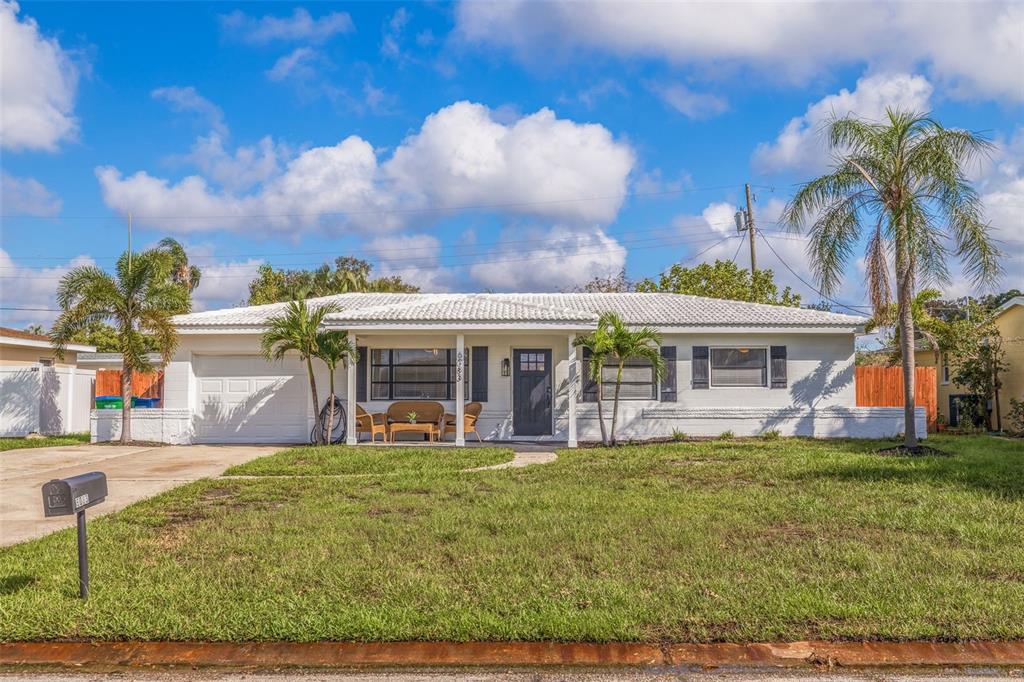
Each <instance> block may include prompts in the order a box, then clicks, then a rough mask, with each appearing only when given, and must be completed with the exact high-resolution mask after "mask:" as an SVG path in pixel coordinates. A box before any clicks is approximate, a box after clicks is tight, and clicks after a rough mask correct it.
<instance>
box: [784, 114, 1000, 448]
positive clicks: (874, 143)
mask: <svg viewBox="0 0 1024 682" xmlns="http://www.w3.org/2000/svg"><path fill="white" fill-rule="evenodd" d="M826 132H827V135H828V142H829V146H830V147H831V148H832V150H833V151H834V152H835V161H834V164H833V167H832V170H831V172H830V173H828V174H827V175H823V176H822V177H820V178H816V179H814V180H811V181H810V182H808V183H807V184H805V185H803V186H802V187H801V188H800V189H799V190H798V191H797V193H796V195H795V196H794V197H793V199H792V200H791V201H790V203H789V204H788V205H787V206H786V209H785V211H784V213H783V220H784V221H785V222H786V223H787V224H788V225H789V227H790V229H793V230H795V231H799V230H800V228H801V227H802V226H803V225H804V224H805V223H809V224H810V225H809V227H808V232H809V233H810V241H809V243H808V246H807V253H808V256H809V258H810V261H811V265H812V267H813V269H814V274H815V277H816V279H817V280H818V282H819V283H820V285H821V288H822V291H823V292H824V293H826V294H828V293H830V292H832V291H834V290H835V289H836V287H837V286H838V284H839V280H840V277H841V276H842V273H843V269H844V267H845V265H846V262H847V261H848V260H849V259H850V257H851V256H852V255H853V253H854V251H855V249H856V247H857V244H858V243H859V241H860V239H861V237H862V235H864V234H865V233H867V234H868V241H867V252H866V273H865V274H866V279H867V284H868V290H869V293H870V296H871V305H872V308H873V312H874V315H875V318H876V319H877V320H888V319H889V317H888V316H889V311H890V301H891V292H890V287H889V260H890V258H891V259H892V261H893V265H894V269H895V275H896V289H897V291H896V320H895V322H896V324H897V326H898V327H899V328H900V337H899V338H900V354H901V356H902V359H903V387H904V422H905V426H904V447H906V448H907V449H908V450H909V451H911V452H913V451H916V449H917V447H918V445H917V433H916V430H915V425H914V319H913V300H914V290H915V286H916V284H917V281H918V279H919V278H920V279H921V280H922V281H924V282H946V281H948V280H949V269H948V266H947V262H948V261H949V260H950V256H951V255H952V256H956V257H957V258H959V260H960V261H961V263H962V264H963V268H964V271H965V273H966V274H967V276H968V278H969V279H970V280H971V281H972V282H973V283H975V284H986V283H989V282H991V281H993V280H994V279H995V278H996V277H997V275H998V274H999V271H1000V267H999V251H998V249H997V248H996V246H995V244H994V243H993V240H992V238H991V236H990V234H989V226H988V225H987V224H986V223H985V221H984V219H983V212H982V205H981V201H980V199H979V197H978V194H977V192H975V190H974V189H973V188H972V187H971V185H970V183H969V182H968V181H967V177H966V170H967V169H968V168H969V166H970V165H971V164H973V163H974V162H976V161H978V160H979V158H980V157H981V156H982V155H984V154H986V153H988V152H989V151H990V149H991V144H990V143H989V142H987V141H986V140H985V139H983V138H982V137H980V136H978V135H976V134H974V133H971V132H968V131H964V130H954V129H950V128H945V127H943V126H942V125H941V124H940V123H939V122H938V121H936V120H934V119H932V118H930V117H928V116H927V115H922V114H917V113H911V112H906V111H899V110H892V109H890V110H888V111H887V112H886V120H885V121H883V122H880V123H879V122H872V121H866V120H863V119H860V118H857V117H855V116H847V117H844V118H834V119H832V120H831V121H830V122H829V123H828V126H827V129H826ZM950 241H951V242H952V244H951V245H947V242H950Z"/></svg>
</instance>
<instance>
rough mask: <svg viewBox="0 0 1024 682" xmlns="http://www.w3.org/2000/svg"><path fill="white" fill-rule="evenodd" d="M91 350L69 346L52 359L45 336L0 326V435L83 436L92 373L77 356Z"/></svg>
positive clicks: (90, 393)
mask: <svg viewBox="0 0 1024 682" xmlns="http://www.w3.org/2000/svg"><path fill="white" fill-rule="evenodd" d="M95 350H96V347H95V346H89V345H86V344H82V343H69V344H68V347H67V351H66V352H65V353H64V357H63V358H58V357H57V354H56V353H55V352H54V350H53V346H52V345H51V344H50V337H48V336H45V335H42V334H33V333H31V332H24V331H21V330H19V329H10V328H7V327H0V436H24V435H26V434H29V433H43V434H46V435H48V436H57V435H62V434H65V433H83V432H85V431H88V430H89V421H90V420H89V412H90V411H91V409H92V382H93V380H94V379H95V377H96V372H95V371H94V370H91V369H87V368H82V367H81V366H79V364H78V356H79V354H82V353H88V352H92V351H95Z"/></svg>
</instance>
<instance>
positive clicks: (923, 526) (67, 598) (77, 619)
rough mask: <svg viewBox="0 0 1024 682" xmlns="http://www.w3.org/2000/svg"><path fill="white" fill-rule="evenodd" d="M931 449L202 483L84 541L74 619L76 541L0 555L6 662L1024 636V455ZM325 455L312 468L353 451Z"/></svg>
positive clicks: (431, 455) (718, 453)
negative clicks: (276, 647)
mask: <svg viewBox="0 0 1024 682" xmlns="http://www.w3.org/2000/svg"><path fill="white" fill-rule="evenodd" d="M930 442H931V444H932V445H935V446H938V447H940V448H942V449H943V450H945V451H947V452H949V453H952V455H953V456H950V457H927V458H918V459H908V458H895V457H883V456H879V455H876V454H873V451H874V450H875V449H877V448H878V447H880V445H879V443H877V442H821V441H807V440H786V439H783V440H779V441H775V442H763V443H762V442H757V441H733V442H724V441H712V442H697V443H680V444H670V445H657V446H648V447H639V446H637V447H623V448H620V449H616V450H607V449H581V450H572V451H563V452H561V453H560V457H559V459H558V461H557V462H554V463H552V464H547V465H539V466H533V467H528V468H525V469H517V470H502V471H487V472H475V473H462V472H459V471H457V470H455V468H453V467H449V466H445V465H444V462H443V458H444V457H446V456H448V455H447V453H449V452H452V453H453V451H452V450H446V451H444V452H440V451H436V450H409V451H404V450H403V451H380V452H381V454H380V456H381V457H382V458H385V461H386V458H388V457H391V455H392V453H393V452H394V454H395V456H396V459H395V460H394V461H395V462H396V470H395V471H393V472H388V471H387V470H386V469H382V468H380V467H379V466H377V465H376V463H375V466H377V468H376V470H377V471H379V472H380V473H388V475H376V476H367V477H355V476H354V477H347V478H315V477H314V478H285V479H282V478H273V477H267V478H257V479H237V480H219V481H202V482H198V483H194V484H190V485H187V486H184V487H182V488H178V489H177V490H174V491H171V492H168V493H165V494H163V495H161V496H159V497H157V498H154V499H152V500H149V501H146V502H142V503H139V504H136V505H133V506H132V507H130V508H128V509H126V510H124V511H122V512H120V513H118V514H115V515H112V516H109V517H105V518H102V519H97V520H95V521H92V522H91V523H90V525H89V536H90V549H91V565H92V597H91V599H90V600H89V602H88V603H87V604H84V605H83V604H81V603H80V602H79V601H78V600H77V599H76V598H75V595H76V591H77V590H76V582H75V576H76V573H75V564H74V556H75V554H74V552H75V550H74V534H73V532H72V531H70V530H69V531H65V532H60V533H56V534H54V535H51V536H48V537H46V538H42V539H40V540H36V541H32V542H29V543H25V544H22V545H18V546H15V547H10V548H7V549H4V550H0V595H2V596H0V641H3V640H19V639H29V638H82V637H87V638H93V637H98V638H118V639H120V638H147V639H150V638H165V639H174V640H192V639H215V640H249V639H288V640H319V639H341V640H348V639H359V640H396V639H397V640H403V639H428V640H449V639H454V640H469V639H503V640H535V639H557V640H598V641H606V640H650V641H659V642H662V641H708V640H713V641H721V640H727V641H737V640H776V639H783V640H786V639H802V638H871V639H874V638H882V639H908V638H915V639H916V638H937V639H961V638H1019V637H1024V618H1022V617H1021V614H1022V613H1024V542H1022V538H1024V447H1022V444H1021V443H1020V442H1014V441H1009V440H1001V439H993V438H987V437H961V438H954V437H945V438H935V439H933V440H931V441H930ZM332 450H333V454H334V456H335V457H336V458H337V459H338V463H337V464H332V463H329V462H327V461H326V459H327V457H328V456H327V454H326V453H325V454H324V459H323V460H318V463H317V464H316V465H315V466H316V467H319V468H321V469H323V470H338V469H339V468H341V469H345V470H347V465H345V464H342V463H341V461H342V460H345V461H355V459H354V458H357V457H361V456H363V454H364V452H353V451H352V450H349V449H346V448H340V447H339V448H333V449H332ZM304 451H305V452H307V453H308V452H309V449H304ZM453 454H454V453H453ZM365 455H366V456H367V457H376V456H377V455H376V450H375V451H370V450H369V449H367V450H366V451H365ZM277 458H278V462H280V458H281V455H278V456H277ZM417 458H421V459H422V462H420V463H419V464H415V466H413V463H414V460H416V459H417ZM271 461H272V462H273V461H274V460H271ZM251 466H252V467H255V468H257V469H258V468H260V467H264V466H269V465H267V464H266V463H256V464H253V465H251ZM273 466H274V467H276V466H278V464H274V465H273ZM302 466H305V465H302Z"/></svg>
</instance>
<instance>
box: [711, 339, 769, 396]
mask: <svg viewBox="0 0 1024 682" xmlns="http://www.w3.org/2000/svg"><path fill="white" fill-rule="evenodd" d="M710 352H711V358H710V360H711V386H714V387H719V388H737V387H749V388H765V387H767V386H768V349H767V348H763V347H739V348H714V347H712V348H711V349H710Z"/></svg>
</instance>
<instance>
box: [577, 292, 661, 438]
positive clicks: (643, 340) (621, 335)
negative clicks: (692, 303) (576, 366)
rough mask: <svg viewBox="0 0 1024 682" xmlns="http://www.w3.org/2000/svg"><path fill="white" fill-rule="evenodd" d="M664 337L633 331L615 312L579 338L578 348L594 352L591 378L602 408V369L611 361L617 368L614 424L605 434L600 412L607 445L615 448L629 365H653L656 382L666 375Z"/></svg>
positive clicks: (645, 330)
mask: <svg viewBox="0 0 1024 682" xmlns="http://www.w3.org/2000/svg"><path fill="white" fill-rule="evenodd" d="M660 344H661V334H659V333H658V331H657V330H655V329H653V328H651V327H640V328H637V329H632V328H630V327H629V325H627V324H626V323H625V322H623V320H622V318H621V317H619V316H618V315H617V314H615V313H611V312H608V313H604V314H602V315H601V317H600V318H598V321H597V328H596V329H595V330H594V331H593V332H591V333H590V334H588V335H585V336H579V337H577V338H576V345H578V346H585V347H587V348H589V349H590V351H591V356H590V378H591V379H592V380H594V381H596V382H597V396H598V409H599V410H600V406H601V404H602V401H603V396H602V391H603V388H602V383H603V375H602V370H603V369H604V368H605V366H606V365H607V363H608V361H611V362H612V363H613V366H614V368H615V393H614V396H613V399H612V424H611V429H610V430H609V432H608V434H605V429H604V417H603V415H602V414H601V412H600V411H599V412H598V419H600V421H601V439H602V441H604V442H605V443H609V442H610V443H611V445H615V427H616V424H617V421H618V416H619V392H620V390H621V389H622V373H623V371H624V370H625V368H626V363H627V362H629V361H630V360H632V359H634V358H641V359H644V360H647V361H648V362H649V363H650V364H651V368H652V371H653V372H654V378H655V381H657V379H659V378H660V377H661V376H662V375H663V374H664V373H665V360H664V359H663V358H662V357H661V351H660V350H659V348H658V346H659V345H660Z"/></svg>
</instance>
